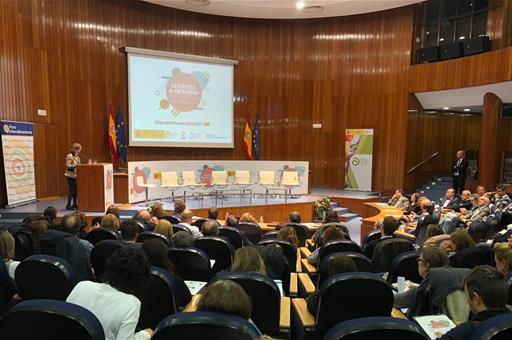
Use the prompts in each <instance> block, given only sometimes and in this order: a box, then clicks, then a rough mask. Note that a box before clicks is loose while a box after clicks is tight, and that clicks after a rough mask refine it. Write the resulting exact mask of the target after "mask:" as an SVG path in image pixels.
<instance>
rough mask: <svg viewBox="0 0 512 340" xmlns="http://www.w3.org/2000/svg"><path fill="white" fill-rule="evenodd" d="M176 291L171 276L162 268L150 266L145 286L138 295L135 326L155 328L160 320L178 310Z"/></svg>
mask: <svg viewBox="0 0 512 340" xmlns="http://www.w3.org/2000/svg"><path fill="white" fill-rule="evenodd" d="M176 291H177V288H176V287H175V284H174V279H173V278H172V276H171V275H170V274H169V273H168V272H167V271H166V270H164V269H162V268H158V267H151V274H150V279H149V282H148V284H147V285H146V288H145V289H144V291H143V292H142V294H141V295H140V302H141V308H140V315H139V322H138V324H137V328H139V329H145V328H151V329H155V327H156V326H157V325H158V323H159V322H160V321H162V320H163V319H165V318H166V317H167V316H169V315H172V314H174V313H176V312H178V309H177V306H176V298H175V297H176Z"/></svg>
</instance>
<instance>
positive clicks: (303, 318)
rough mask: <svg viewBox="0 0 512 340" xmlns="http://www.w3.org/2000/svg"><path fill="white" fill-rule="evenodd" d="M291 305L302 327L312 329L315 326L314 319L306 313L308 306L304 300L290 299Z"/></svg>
mask: <svg viewBox="0 0 512 340" xmlns="http://www.w3.org/2000/svg"><path fill="white" fill-rule="evenodd" d="M292 305H293V309H294V311H295V313H296V314H297V316H298V318H299V321H300V323H301V326H302V327H308V328H312V327H315V326H316V321H315V317H314V316H313V315H312V314H311V313H310V312H309V311H308V304H307V303H306V300H305V299H301V298H296V299H292Z"/></svg>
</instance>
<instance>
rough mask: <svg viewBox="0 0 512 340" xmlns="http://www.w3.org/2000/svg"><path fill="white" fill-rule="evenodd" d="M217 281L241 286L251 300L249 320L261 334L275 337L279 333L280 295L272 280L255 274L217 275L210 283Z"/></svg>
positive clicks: (225, 273)
mask: <svg viewBox="0 0 512 340" xmlns="http://www.w3.org/2000/svg"><path fill="white" fill-rule="evenodd" d="M218 280H232V281H235V282H236V283H238V284H239V285H240V286H242V288H243V289H244V290H245V292H246V293H247V295H249V297H250V298H251V300H252V314H251V320H252V321H253V322H254V323H255V324H256V326H257V327H258V329H259V330H260V331H261V332H262V333H264V334H268V335H276V334H277V333H278V332H279V316H280V306H281V294H280V292H279V287H278V286H277V284H276V283H275V282H274V280H272V279H271V278H270V277H268V276H267V275H264V274H261V273H255V272H250V273H245V272H223V273H218V274H217V275H215V277H214V278H213V279H212V282H215V281H218Z"/></svg>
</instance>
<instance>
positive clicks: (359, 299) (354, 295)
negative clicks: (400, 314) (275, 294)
mask: <svg viewBox="0 0 512 340" xmlns="http://www.w3.org/2000/svg"><path fill="white" fill-rule="evenodd" d="M360 292H364V294H361V293H360ZM393 301H394V297H393V293H392V291H391V288H390V287H389V285H388V284H387V283H386V281H384V280H383V279H382V278H380V277H377V276H375V274H371V273H360V272H357V273H343V274H336V275H333V276H331V277H330V278H328V279H327V280H326V281H325V282H324V283H323V284H322V286H321V287H320V298H319V301H318V313H317V317H316V324H317V329H318V330H320V331H322V330H324V331H325V330H327V329H329V328H331V327H333V326H334V325H336V324H337V323H339V322H342V321H346V320H350V319H355V318H362V317H368V316H389V315H390V313H391V309H392V308H393ZM340 306H343V308H340Z"/></svg>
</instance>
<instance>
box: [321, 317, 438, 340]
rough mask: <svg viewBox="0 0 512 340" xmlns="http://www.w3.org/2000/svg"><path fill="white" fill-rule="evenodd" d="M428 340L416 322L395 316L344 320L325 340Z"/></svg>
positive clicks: (332, 329) (328, 333)
mask: <svg viewBox="0 0 512 340" xmlns="http://www.w3.org/2000/svg"><path fill="white" fill-rule="evenodd" d="M357 339H368V340H386V339H393V340H428V339H429V337H428V336H426V334H425V333H424V332H423V329H422V328H421V327H420V325H418V324H417V323H416V322H413V321H409V320H403V319H397V318H393V317H384V316H377V317H369V318H359V319H354V320H348V321H344V322H342V323H339V324H338V325H336V326H335V327H333V328H331V330H330V331H329V332H327V334H326V335H325V337H324V338H323V340H357Z"/></svg>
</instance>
